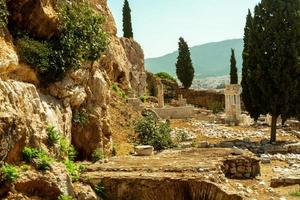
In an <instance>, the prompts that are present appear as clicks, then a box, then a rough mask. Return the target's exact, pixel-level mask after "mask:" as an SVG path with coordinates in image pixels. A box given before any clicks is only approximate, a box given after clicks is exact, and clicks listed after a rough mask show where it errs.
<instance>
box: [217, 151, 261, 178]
mask: <svg viewBox="0 0 300 200" xmlns="http://www.w3.org/2000/svg"><path fill="white" fill-rule="evenodd" d="M222 171H223V172H224V174H225V176H226V177H228V178H233V179H252V178H255V177H256V176H257V175H259V174H260V165H259V159H257V158H254V157H248V156H238V157H229V158H227V159H225V160H224V161H223V166H222Z"/></svg>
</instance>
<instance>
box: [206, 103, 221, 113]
mask: <svg viewBox="0 0 300 200" xmlns="http://www.w3.org/2000/svg"><path fill="white" fill-rule="evenodd" d="M208 109H209V110H212V111H213V113H214V114H217V113H219V112H222V111H224V105H223V104H222V103H221V102H218V101H215V102H213V103H211V104H210V105H209V106H208Z"/></svg>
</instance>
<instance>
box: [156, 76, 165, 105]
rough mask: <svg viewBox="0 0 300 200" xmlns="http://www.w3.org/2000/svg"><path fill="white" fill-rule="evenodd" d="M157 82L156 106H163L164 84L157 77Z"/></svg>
mask: <svg viewBox="0 0 300 200" xmlns="http://www.w3.org/2000/svg"><path fill="white" fill-rule="evenodd" d="M156 83H157V99H158V107H159V108H163V107H164V106H165V102H164V85H163V84H162V83H161V81H160V80H159V79H158V80H156Z"/></svg>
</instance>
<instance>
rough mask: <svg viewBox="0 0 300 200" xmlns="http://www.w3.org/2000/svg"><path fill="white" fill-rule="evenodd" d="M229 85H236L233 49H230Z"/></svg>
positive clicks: (236, 76) (236, 75)
mask: <svg viewBox="0 0 300 200" xmlns="http://www.w3.org/2000/svg"><path fill="white" fill-rule="evenodd" d="M230 84H238V74H237V67H236V59H235V53H234V49H231V58H230Z"/></svg>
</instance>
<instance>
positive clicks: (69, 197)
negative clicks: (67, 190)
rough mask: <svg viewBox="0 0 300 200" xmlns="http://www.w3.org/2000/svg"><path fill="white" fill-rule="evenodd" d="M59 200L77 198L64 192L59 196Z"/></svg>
mask: <svg viewBox="0 0 300 200" xmlns="http://www.w3.org/2000/svg"><path fill="white" fill-rule="evenodd" d="M58 200H75V199H74V198H73V197H72V196H69V195H65V194H62V195H60V196H59V197H58Z"/></svg>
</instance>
